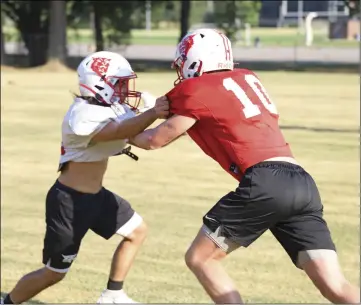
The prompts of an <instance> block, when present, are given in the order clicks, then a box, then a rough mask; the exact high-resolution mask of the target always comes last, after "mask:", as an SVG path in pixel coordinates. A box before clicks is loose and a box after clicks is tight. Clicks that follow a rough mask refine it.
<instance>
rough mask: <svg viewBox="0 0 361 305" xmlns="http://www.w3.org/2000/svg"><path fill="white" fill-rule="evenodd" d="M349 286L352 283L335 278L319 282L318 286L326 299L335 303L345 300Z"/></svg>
mask: <svg viewBox="0 0 361 305" xmlns="http://www.w3.org/2000/svg"><path fill="white" fill-rule="evenodd" d="M349 285H350V283H349V282H347V281H346V280H345V279H335V278H333V279H327V280H325V281H322V282H319V283H318V284H317V285H316V286H317V288H318V290H319V291H320V293H321V294H322V295H323V296H324V297H325V298H326V299H328V300H330V301H333V300H340V299H343V297H344V296H345V293H347V291H348V289H347V288H348V286H349Z"/></svg>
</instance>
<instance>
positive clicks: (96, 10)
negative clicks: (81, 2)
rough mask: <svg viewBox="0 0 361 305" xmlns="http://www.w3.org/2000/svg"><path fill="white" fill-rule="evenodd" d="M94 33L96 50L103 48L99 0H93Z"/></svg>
mask: <svg viewBox="0 0 361 305" xmlns="http://www.w3.org/2000/svg"><path fill="white" fill-rule="evenodd" d="M92 5H93V14H94V33H95V45H96V52H98V51H103V50H104V37H103V31H102V4H101V3H100V1H93V2H92Z"/></svg>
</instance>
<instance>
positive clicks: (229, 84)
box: [223, 74, 278, 119]
mask: <svg viewBox="0 0 361 305" xmlns="http://www.w3.org/2000/svg"><path fill="white" fill-rule="evenodd" d="M245 81H246V82H247V84H248V85H249V86H250V87H251V88H252V90H253V91H254V93H255V94H256V95H257V97H258V98H259V100H260V101H261V102H262V104H263V106H264V107H265V108H266V109H267V110H268V111H269V112H270V113H273V114H278V112H277V109H276V106H275V104H273V102H272V101H271V99H270V97H269V96H268V94H267V92H266V89H265V88H264V87H263V85H262V84H261V82H260V81H259V79H258V78H257V77H255V76H254V75H252V74H247V75H245ZM257 85H258V86H259V87H260V88H261V89H259V88H258V86H257ZM223 86H224V88H226V89H227V90H228V91H232V92H233V93H234V95H235V96H236V97H237V98H238V100H239V101H240V102H241V103H242V105H243V107H244V108H243V112H244V115H245V117H246V118H247V119H248V118H251V117H254V116H256V115H259V114H261V110H260V109H259V107H258V106H257V105H255V104H253V103H252V101H251V100H250V98H249V97H248V96H247V94H246V92H244V90H243V89H242V88H241V86H240V85H238V84H237V83H236V82H235V80H234V79H233V78H231V77H229V78H225V79H224V80H223Z"/></svg>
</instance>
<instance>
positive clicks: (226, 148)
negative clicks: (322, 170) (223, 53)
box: [166, 69, 292, 181]
mask: <svg viewBox="0 0 361 305" xmlns="http://www.w3.org/2000/svg"><path fill="white" fill-rule="evenodd" d="M166 96H167V97H168V99H169V101H170V110H171V113H172V114H178V115H182V116H187V117H191V118H194V119H196V120H197V122H196V123H195V124H194V125H193V126H192V127H191V128H190V129H189V130H188V134H189V136H190V137H191V138H192V139H193V141H194V142H196V143H197V144H198V146H199V147H200V148H201V149H202V150H203V151H204V152H205V153H206V154H207V155H208V156H210V157H211V158H213V159H214V160H215V161H217V162H218V163H219V164H220V165H221V166H222V168H223V169H224V170H225V171H227V172H228V173H229V174H231V175H232V176H233V177H235V178H236V179H237V180H238V181H239V180H240V179H241V177H242V175H243V174H244V172H245V170H246V169H247V168H248V167H250V166H252V165H254V164H256V163H259V162H261V161H264V160H266V159H269V158H273V157H292V153H291V150H290V147H289V145H288V143H286V141H285V139H284V137H283V134H282V132H281V130H280V128H279V126H278V117H279V115H278V112H277V109H276V107H275V105H274V104H273V103H272V101H271V99H270V98H269V96H268V94H267V92H266V91H265V89H264V87H263V85H262V84H261V82H260V80H259V79H258V78H257V76H256V75H255V74H254V73H253V72H252V71H249V70H245V69H235V70H233V71H224V72H216V73H209V74H203V75H202V76H201V77H195V78H191V79H187V80H184V81H183V82H182V83H180V84H179V85H177V86H176V87H174V88H173V89H172V90H171V91H170V92H168V93H167V94H166Z"/></svg>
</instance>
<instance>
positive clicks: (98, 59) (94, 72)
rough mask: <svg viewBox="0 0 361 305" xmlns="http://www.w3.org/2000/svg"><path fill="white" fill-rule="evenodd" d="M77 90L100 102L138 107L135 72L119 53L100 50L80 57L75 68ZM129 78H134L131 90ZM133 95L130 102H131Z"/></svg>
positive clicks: (138, 96) (131, 79)
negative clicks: (77, 83)
mask: <svg viewBox="0 0 361 305" xmlns="http://www.w3.org/2000/svg"><path fill="white" fill-rule="evenodd" d="M77 72H78V77H79V89H80V94H81V95H82V96H91V97H94V98H96V99H97V100H98V101H99V102H100V103H104V104H107V105H112V104H114V103H121V104H122V103H124V104H128V105H129V106H131V107H132V109H137V107H138V105H139V102H140V97H141V93H140V92H138V91H135V78H137V75H136V74H135V73H134V71H133V69H132V67H131V66H130V64H129V62H128V61H127V60H126V59H125V58H124V57H123V56H121V55H120V54H117V53H113V52H108V51H100V52H95V53H93V54H91V55H89V56H87V57H86V58H84V59H83V60H82V62H81V63H80V64H79V66H78V69H77ZM130 81H133V84H132V85H133V86H132V89H130ZM130 98H132V100H133V101H132V103H131V102H130Z"/></svg>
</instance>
